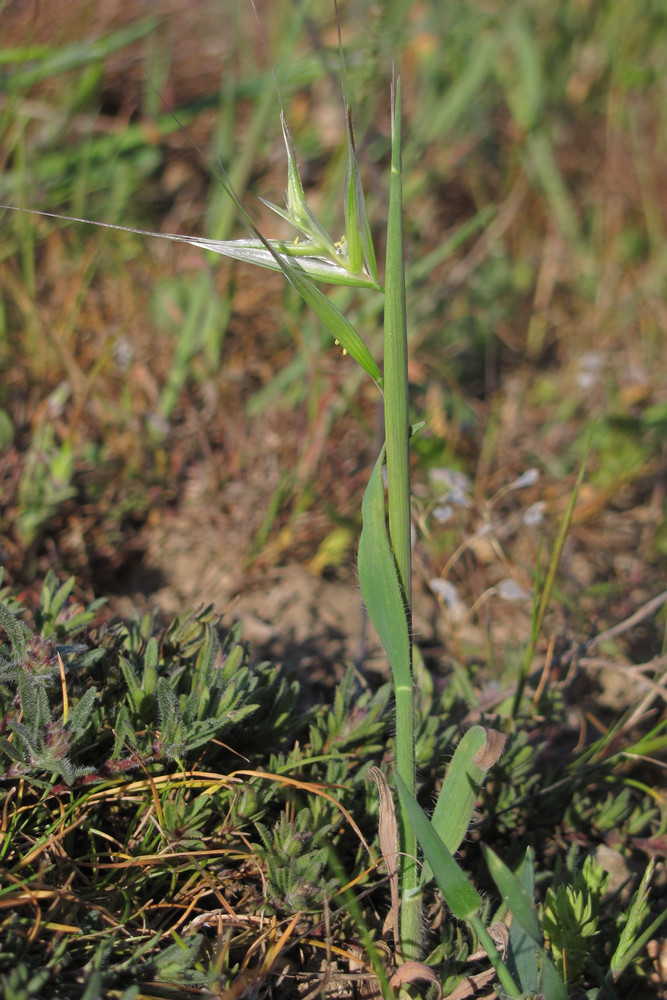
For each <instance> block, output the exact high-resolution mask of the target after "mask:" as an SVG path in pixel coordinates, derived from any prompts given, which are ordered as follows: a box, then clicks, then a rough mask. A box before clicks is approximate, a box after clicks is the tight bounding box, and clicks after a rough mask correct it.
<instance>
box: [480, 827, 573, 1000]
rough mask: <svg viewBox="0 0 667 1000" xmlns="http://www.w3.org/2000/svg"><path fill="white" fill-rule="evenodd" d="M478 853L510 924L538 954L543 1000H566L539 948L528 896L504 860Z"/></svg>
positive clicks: (489, 853)
mask: <svg viewBox="0 0 667 1000" xmlns="http://www.w3.org/2000/svg"><path fill="white" fill-rule="evenodd" d="M482 852H483V854H484V859H485V861H486V863H487V865H488V868H489V871H490V873H491V877H492V879H493V881H494V882H495V883H496V886H497V887H498V891H499V892H500V894H501V896H502V897H503V899H504V901H505V902H506V903H507V906H508V908H509V911H510V913H511V914H512V923H514V921H515V920H516V921H517V923H518V924H519V926H520V927H521V928H522V930H523V931H525V933H526V934H527V935H528V936H529V937H530V938H531V940H532V941H534V942H535V945H536V947H537V950H538V951H539V953H540V955H541V964H542V989H543V992H544V998H545V1000H567V989H566V987H565V984H564V983H563V980H562V979H561V977H560V976H559V974H558V971H557V969H556V967H555V965H554V964H553V962H552V961H551V959H550V958H549V956H548V955H547V953H546V952H545V950H544V948H543V946H542V931H541V930H540V921H539V917H538V915H537V910H536V908H535V904H534V903H533V900H532V898H531V896H530V895H529V894H528V892H527V891H526V889H525V887H524V886H523V885H522V884H521V882H520V881H519V879H518V878H517V877H516V876H515V875H514V873H513V872H511V871H510V869H509V868H508V867H507V865H506V864H505V863H504V861H501V859H500V858H499V857H498V855H497V854H496V853H495V852H494V851H492V850H491V848H490V847H487V846H486V845H485V844H482ZM523 985H524V984H523V983H522V986H523Z"/></svg>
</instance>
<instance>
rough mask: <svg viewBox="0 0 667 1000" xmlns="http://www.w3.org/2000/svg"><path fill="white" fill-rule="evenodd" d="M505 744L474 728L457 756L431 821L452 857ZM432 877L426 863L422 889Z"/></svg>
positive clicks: (496, 736)
mask: <svg viewBox="0 0 667 1000" xmlns="http://www.w3.org/2000/svg"><path fill="white" fill-rule="evenodd" d="M504 744H505V737H504V736H502V735H501V734H500V733H497V732H495V730H491V729H485V728H484V727H483V726H473V727H472V728H471V729H469V730H468V732H467V733H466V734H465V736H463V738H462V739H461V741H460V743H459V745H458V746H457V748H456V750H455V752H454V756H453V758H452V760H451V763H450V765H449V767H448V768H447V774H446V776H445V780H444V781H443V783H442V788H441V789H440V794H439V796H438V801H437V803H436V806H435V809H434V811H433V816H432V818H431V822H432V824H433V827H434V829H435V830H436V832H437V834H438V836H439V837H440V838H441V839H442V841H443V843H444V844H445V845H446V846H447V849H448V850H449V851H450V853H451V854H455V853H456V851H457V850H458V849H459V846H460V844H461V841H462V840H463V838H464V837H465V835H466V832H467V830H468V827H469V826H470V821H471V820H472V814H473V811H474V808H475V803H476V802H477V798H478V796H479V792H480V789H481V787H482V785H483V783H484V780H485V778H486V775H487V774H488V771H489V768H491V767H493V765H494V764H495V763H496V761H497V760H498V758H499V757H500V754H501V753H502V749H503V746H504ZM432 877H433V872H432V870H431V867H430V865H429V864H428V862H427V863H426V864H425V865H424V867H423V869H422V873H421V883H422V885H424V884H425V883H426V882H427V881H428V880H429V879H430V878H432Z"/></svg>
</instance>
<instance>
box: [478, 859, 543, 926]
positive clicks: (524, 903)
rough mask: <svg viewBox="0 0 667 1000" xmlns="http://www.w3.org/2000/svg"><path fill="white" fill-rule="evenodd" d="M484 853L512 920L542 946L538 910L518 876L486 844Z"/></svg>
mask: <svg viewBox="0 0 667 1000" xmlns="http://www.w3.org/2000/svg"><path fill="white" fill-rule="evenodd" d="M482 853H483V854H484V860H485V861H486V863H487V865H488V868H489V871H490V873H491V878H492V879H493V881H494V882H495V883H496V885H497V887H498V891H499V893H500V895H501V896H502V897H503V899H504V900H505V902H506V903H507V905H508V907H509V910H510V913H511V914H512V919H513V920H517V921H518V923H519V925H520V926H521V927H522V928H523V929H524V931H525V932H526V934H528V935H529V936H530V937H531V939H532V940H533V941H534V942H535V944H537V945H541V944H542V932H541V931H540V921H539V918H538V916H537V910H536V909H535V904H534V903H533V901H532V899H531V897H530V896H529V895H528V893H527V892H526V890H525V889H524V887H523V886H522V885H521V882H519V880H518V878H517V877H516V875H514V874H513V872H511V871H510V869H509V868H508V867H507V865H506V864H505V862H504V861H501V859H500V858H499V857H498V855H497V854H496V853H495V851H492V850H491V848H490V847H487V846H486V844H482Z"/></svg>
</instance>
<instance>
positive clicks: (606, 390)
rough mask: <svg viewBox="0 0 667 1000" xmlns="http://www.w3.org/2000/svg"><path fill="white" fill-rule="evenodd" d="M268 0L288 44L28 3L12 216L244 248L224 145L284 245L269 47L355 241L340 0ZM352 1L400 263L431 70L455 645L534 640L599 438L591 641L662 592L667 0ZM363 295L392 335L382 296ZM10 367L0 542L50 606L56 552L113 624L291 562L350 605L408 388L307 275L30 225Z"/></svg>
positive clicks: (224, 595)
mask: <svg viewBox="0 0 667 1000" xmlns="http://www.w3.org/2000/svg"><path fill="white" fill-rule="evenodd" d="M258 7H259V13H260V18H261V22H262V27H263V31H264V33H265V35H266V45H265V44H264V41H263V40H262V38H261V35H260V32H259V30H258V27H257V24H256V23H255V21H254V19H253V17H252V12H251V10H250V8H249V6H248V5H246V4H243V3H237V2H226V0H192V2H191V3H189V4H188V5H187V6H186V5H183V4H181V3H180V2H178V0H161V2H159V3H155V2H148V0H125V2H123V3H112V2H107V3H104V4H96V3H93V2H91V0H62V2H60V3H59V4H57V5H46V6H45V5H42V4H39V3H37V2H35V3H31V2H26V3H21V4H13V3H5V4H4V5H3V6H2V7H1V8H0V33H1V36H2V51H1V53H0V60H1V61H2V65H1V75H2V103H1V107H2V113H1V116H0V135H1V136H2V140H1V143H0V156H1V166H2V172H1V175H0V201H1V202H3V203H5V204H11V205H15V206H23V207H26V208H30V209H41V210H45V211H53V212H61V213H66V214H70V215H82V216H85V217H86V218H88V219H93V220H101V221H105V222H109V223H117V224H121V225H126V226H134V227H141V228H146V229H154V230H157V231H164V232H182V233H188V234H197V235H204V236H207V237H211V238H225V237H233V236H235V235H237V236H245V235H247V234H246V233H245V232H244V230H243V227H242V226H241V225H240V224H239V223H238V221H237V219H236V218H235V215H234V211H233V207H232V206H231V205H230V203H229V201H228V200H227V199H226V198H225V195H224V191H223V190H222V187H221V186H220V185H219V184H218V183H216V179H215V169H214V165H215V162H216V161H217V160H219V161H221V162H222V164H224V167H225V169H226V170H227V171H228V172H229V173H230V175H231V177H232V180H233V182H234V184H235V185H236V187H237V189H238V190H239V192H240V193H241V194H242V196H243V198H244V201H245V203H246V205H247V206H248V207H249V209H250V211H251V212H252V213H253V215H254V216H255V218H256V220H257V221H258V223H259V224H260V226H263V227H264V228H265V231H266V233H267V235H278V236H279V235H286V234H284V233H282V232H281V231H280V225H281V224H280V222H278V228H276V222H275V220H274V218H273V217H272V216H271V215H270V213H268V211H267V210H266V209H265V207H264V206H263V205H262V203H261V202H260V201H259V199H258V196H262V197H267V198H269V199H270V200H273V201H276V202H280V201H281V200H282V195H283V191H284V184H285V158H284V147H283V145H282V137H281V133H280V124H279V101H278V97H277V95H276V88H275V84H274V80H273V79H272V75H271V71H270V66H269V61H268V56H267V51H268V53H270V57H271V59H272V60H273V63H274V65H275V73H276V77H277V80H278V83H279V87H280V92H281V95H282V100H283V102H284V105H285V110H286V113H287V117H288V120H289V123H290V127H291V129H292V132H293V134H294V137H295V141H296V145H297V151H298V155H299V159H300V163H301V167H302V170H303V175H304V180H305V183H306V185H307V188H308V194H309V198H311V199H312V205H313V207H314V208H315V209H316V211H317V212H318V213H319V214H320V215H321V217H322V218H323V221H324V222H325V223H328V224H330V225H331V227H332V229H333V230H335V228H336V225H337V223H338V225H340V227H341V231H342V224H343V214H342V213H343V208H342V200H341V190H342V180H343V178H344V171H345V143H344V118H343V112H342V103H341V83H340V81H341V67H340V60H339V54H338V38H337V30H336V25H335V16H334V9H333V4H329V3H322V2H321V0H318V2H308V0H304V2H300V3H296V4H295V3H289V2H286V0H272V2H271V3H260V4H258ZM340 14H341V23H342V33H343V43H344V48H345V56H346V60H347V72H348V75H349V90H350V96H351V100H352V104H353V113H354V119H355V125H356V132H357V140H358V146H359V154H360V162H361V167H362V174H363V176H364V181H365V184H366V187H367V196H368V200H369V206H370V211H371V214H372V219H373V220H374V221H375V236H376V239H377V245H378V251H379V253H380V254H381V253H382V250H383V240H384V232H383V226H382V222H381V220H382V219H383V217H384V216H383V213H384V212H385V209H386V201H387V169H388V151H389V119H388V116H389V86H390V79H391V72H392V66H393V65H395V66H396V67H397V69H399V70H400V72H401V73H402V75H403V81H404V95H405V96H404V100H405V108H406V122H405V127H404V136H405V154H404V166H405V200H406V204H405V214H406V240H407V258H408V273H407V282H408V294H409V320H410V331H411V333H410V336H411V358H412V360H411V386H412V400H413V406H414V414H415V419H418V418H420V417H421V416H425V418H426V420H427V425H426V428H425V430H424V432H422V434H421V435H420V437H419V438H418V439H417V441H416V443H415V454H414V493H415V520H416V525H417V529H418V531H417V534H418V538H417V542H416V564H417V569H418V573H419V577H420V587H421V590H419V589H418V597H417V601H418V603H419V600H420V596H419V594H421V600H422V602H423V607H424V609H425V610H424V611H423V619H424V620H423V621H422V623H421V625H420V630H421V634H422V637H423V640H424V643H425V644H426V645H429V644H430V646H431V652H432V654H433V655H434V656H436V657H437V656H438V655H439V650H440V651H441V650H442V643H443V636H446V638H447V641H448V642H451V639H452V635H453V636H454V638H455V639H457V640H459V641H460V642H462V643H463V645H464V647H465V644H466V642H467V641H471V642H473V644H474V645H475V647H476V648H478V649H479V644H480V642H482V644H484V643H487V644H488V647H489V648H488V652H489V653H490V654H493V651H494V648H496V647H497V646H500V647H503V648H504V646H505V645H506V644H507V643H508V642H511V641H512V639H513V637H516V636H523V637H524V639H525V635H526V628H527V622H528V619H529V615H530V608H529V606H528V605H527V604H526V602H525V601H524V602H523V603H522V602H521V601H520V600H519V601H516V600H514V601H512V600H509V599H508V598H511V597H512V596H514V597H516V596H517V595H518V596H519V597H520V596H521V594H522V593H524V594H525V593H530V591H531V589H532V585H533V581H534V577H535V573H536V571H537V569H536V568H537V567H539V566H540V565H542V566H544V565H545V564H546V559H547V557H548V553H549V550H550V549H551V547H552V544H553V539H554V537H555V534H556V531H557V528H558V523H559V521H560V518H561V517H562V515H563V512H564V510H565V506H566V504H567V500H568V498H569V496H570V494H571V491H572V487H573V483H574V479H575V476H576V473H577V469H578V467H579V464H580V463H581V462H582V460H583V458H584V455H585V452H586V449H587V447H588V445H589V443H590V442H591V441H592V444H591V451H590V455H589V457H588V462H587V469H586V475H585V478H584V485H583V488H582V490H581V493H580V496H579V501H578V504H577V508H576V511H575V516H574V524H573V528H572V530H571V532H570V535H569V538H568V542H567V545H566V550H565V552H564V558H563V561H562V567H561V569H562V573H561V581H560V582H561V590H560V591H559V599H560V601H561V602H562V609H565V614H566V617H567V616H570V617H569V618H567V620H572V619H573V620H574V621H575V623H576V628H577V630H578V631H581V632H583V633H586V632H587V631H589V630H590V629H591V628H598V627H600V628H601V627H605V626H608V625H610V624H613V623H614V622H615V621H618V620H619V619H620V618H622V617H625V616H626V615H627V614H629V613H630V612H631V611H632V610H634V609H635V608H636V607H638V606H639V605H640V604H642V603H643V602H644V601H646V600H648V598H649V597H651V596H653V595H654V594H655V593H656V592H657V591H658V590H659V589H662V586H663V584H662V583H661V580H662V579H663V578H664V563H665V555H666V553H667V522H666V520H665V495H664V494H665V440H666V434H667V378H666V377H665V375H666V372H665V367H666V361H665V331H666V328H667V314H666V307H665V273H666V268H667V252H666V242H665V233H666V225H667V196H666V194H665V187H664V183H663V177H664V164H665V154H666V143H667V133H666V129H665V107H667V101H666V100H665V98H666V96H667V95H666V93H665V91H666V89H667V77H666V76H665V73H664V52H665V44H666V42H667V12H666V11H665V8H664V5H663V4H662V3H659V2H658V0H638V2H637V3H635V4H633V5H628V4H625V3H622V2H620V0H599V2H595V3H593V2H591V0H564V2H562V3H558V4H544V3H542V2H541V0H519V2H516V3H513V4H512V5H511V8H508V6H507V5H506V4H504V3H496V2H493V0H487V2H482V0H467V2H462V3H457V4H443V3H436V2H415V0H388V2H385V3H371V2H368V0H343V2H341V3H340ZM166 107H169V108H173V109H174V110H175V111H176V114H177V117H178V123H177V122H176V121H175V120H174V118H173V117H171V115H170V114H169V113H168V111H167V110H166ZM181 126H182V127H181ZM193 140H194V143H196V144H197V145H198V146H199V147H200V148H201V149H202V150H203V151H204V156H202V155H201V154H200V152H199V150H198V149H197V148H195V147H194V145H193ZM332 295H333V297H334V298H335V300H336V301H337V302H338V304H339V305H341V306H343V307H344V308H346V309H347V310H349V311H350V316H351V319H352V321H353V322H354V323H355V324H356V325H357V326H358V328H359V329H360V330H361V331H362V332H363V333H364V335H365V336H366V337H367V339H368V342H369V344H370V345H372V347H373V348H374V349H375V350H377V349H378V348H379V347H380V345H381V336H380V310H381V306H382V303H381V298H380V297H379V296H377V297H373V295H372V294H371V295H370V297H369V296H368V295H364V294H356V293H353V292H351V291H350V290H337V291H335V292H333V293H332ZM0 366H1V370H2V379H1V382H0V447H1V451H0V538H1V539H2V545H1V548H2V552H1V553H0V558H1V559H2V564H3V565H4V567H5V572H6V580H7V579H8V580H10V581H12V582H13V583H15V584H18V585H20V586H24V587H25V588H26V593H27V594H30V593H31V592H32V588H33V584H34V582H35V581H36V580H41V579H43V578H44V575H45V574H46V572H47V570H48V569H49V568H51V569H54V570H55V571H56V572H57V574H58V575H59V576H61V577H63V576H65V575H67V574H69V573H74V574H75V575H76V577H77V586H78V587H79V588H80V590H81V592H82V596H84V597H86V598H87V599H90V598H91V597H92V596H93V594H94V595H96V596H99V595H100V594H105V595H107V596H108V595H111V596H112V598H113V599H112V602H111V604H110V608H111V610H112V611H113V610H114V609H121V610H123V609H125V610H126V609H127V608H128V607H129V606H131V607H132V608H136V607H139V608H140V609H143V608H144V607H145V606H146V605H147V604H149V605H150V603H151V601H153V602H157V604H158V605H159V606H161V607H166V608H167V610H169V611H170V612H175V611H180V610H183V604H184V602H185V603H188V604H196V603H197V602H199V601H200V600H207V601H208V600H213V601H214V602H215V603H216V604H217V606H219V607H221V608H223V609H224V608H225V607H226V606H227V604H228V602H229V601H230V600H231V598H232V597H233V595H235V594H237V593H239V592H242V591H243V590H244V589H247V588H251V587H252V586H253V581H257V580H258V579H262V578H263V576H264V575H265V574H266V573H267V571H273V570H274V569H275V568H280V567H285V566H289V565H293V564H298V565H300V566H305V567H307V570H308V572H309V573H310V574H311V575H314V576H315V577H321V578H324V579H326V580H328V581H329V582H331V581H339V582H341V581H342V582H343V583H345V584H348V583H349V584H350V585H351V587H352V589H353V590H354V588H355V580H354V570H353V564H354V553H355V548H356V539H357V537H358V528H359V503H360V497H361V493H362V490H363V486H364V484H365V482H366V479H367V474H368V469H369V466H370V462H371V459H372V456H373V455H374V454H375V453H376V450H377V435H378V402H377V396H376V392H375V389H374V387H373V386H372V385H367V384H364V383H363V382H362V381H361V378H360V376H359V375H358V374H357V372H356V371H355V370H354V368H353V366H352V365H350V364H348V363H347V362H346V360H345V359H344V358H343V357H341V355H340V352H339V351H338V350H337V349H336V348H335V346H334V345H333V344H332V343H330V342H328V340H327V338H325V337H324V336H323V335H322V333H321V331H320V330H319V329H318V327H317V325H316V323H315V321H314V320H313V319H312V317H311V316H310V315H309V313H308V312H307V310H306V309H305V308H304V307H303V306H302V305H301V303H300V302H299V301H298V299H297V297H296V296H295V295H294V294H293V293H292V292H291V291H290V290H289V289H287V288H285V287H284V286H283V283H282V279H281V278H280V276H276V275H270V274H268V273H262V272H259V273H255V272H254V271H253V270H252V269H250V268H245V267H243V266H241V265H235V264H233V263H231V262H229V261H225V260H224V259H220V258H216V257H214V255H211V254H208V255H207V254H206V253H203V252H201V251H199V250H196V249H193V248H191V247H187V246H183V245H178V244H169V243H166V242H163V241H160V240H152V239H148V238H146V237H144V236H139V235H134V234H131V233H116V232H111V231H109V230H103V229H96V228H94V227H92V226H86V225H82V224H71V223H64V222H61V221H58V220H54V219H48V218H43V217H39V216H35V215H29V214H23V213H17V212H5V213H4V214H3V217H2V230H1V232H0ZM532 468H534V469H537V470H538V471H539V477H538V478H535V479H532V478H530V477H529V481H526V482H525V483H523V481H522V482H521V485H522V486H523V488H521V489H518V488H517V489H507V487H508V486H509V485H510V484H512V483H513V482H515V481H516V479H517V477H519V476H521V475H522V474H523V473H525V472H526V471H527V470H528V469H532ZM452 487H454V489H453V492H452ZM452 497H453V498H454V502H453V503H452ZM444 498H447V502H444ZM508 579H509V580H512V581H513V584H514V586H515V590H514V591H512V590H511V588H510V589H508V588H507V586H506V581H507V580H508ZM503 585H504V586H505V590H504V595H505V599H503V597H502V595H503V590H502V586H503ZM498 588H500V592H499V589H498ZM488 595H492V599H488ZM354 599H355V600H357V597H356V593H354ZM114 601H115V603H114ZM123 602H125V603H123ZM492 619H493V620H494V624H495V630H494V633H493V639H491V638H489V637H490V636H491V622H492ZM647 629H648V627H647ZM638 641H639V645H640V647H641V649H640V651H639V652H638V655H639V656H641V657H644V658H646V657H647V656H648V655H649V654H652V653H654V652H656V651H660V649H661V639H660V636H659V635H655V634H653V633H651V632H650V631H648V630H645V631H644V632H643V633H642V636H641V637H640V640H638ZM492 658H493V657H492Z"/></svg>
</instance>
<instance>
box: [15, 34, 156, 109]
mask: <svg viewBox="0 0 667 1000" xmlns="http://www.w3.org/2000/svg"><path fill="white" fill-rule="evenodd" d="M157 24H158V22H157V20H156V18H153V17H149V18H146V19H145V20H143V21H139V23H138V24H132V25H130V26H128V27H127V28H121V29H120V30H119V31H114V32H112V33H111V34H109V35H105V36H103V37H101V38H95V39H91V40H88V41H82V42H73V43H72V44H71V45H66V46H64V47H63V48H61V49H55V50H54V49H53V48H52V47H51V46H48V47H46V46H44V47H42V46H39V47H34V46H33V47H27V46H25V47H21V48H19V49H9V50H6V51H5V52H4V53H3V55H2V59H1V62H2V63H3V64H4V65H12V64H14V65H15V64H16V63H17V62H19V61H22V60H24V61H26V62H27V63H28V65H26V66H21V67H19V68H13V69H10V70H6V71H4V72H2V73H0V88H1V89H2V90H3V92H5V93H6V92H7V91H8V90H17V89H24V88H28V87H33V86H34V85H35V84H37V83H41V82H42V81H43V80H49V79H50V78H51V77H54V76H58V75H59V74H60V73H70V72H72V71H73V70H77V69H81V68H82V67H84V66H89V65H90V64H91V63H95V62H101V61H102V60H103V59H106V58H107V56H110V55H111V54H112V53H114V52H118V51H119V50H120V49H124V48H126V47H127V46H128V45H132V44H133V43H134V42H137V41H139V39H140V38H145V37H146V36H147V35H149V34H150V33H151V32H152V31H154V30H155V28H156V26H157Z"/></svg>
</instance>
